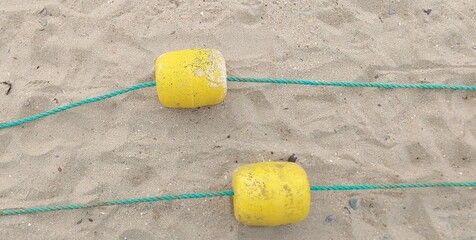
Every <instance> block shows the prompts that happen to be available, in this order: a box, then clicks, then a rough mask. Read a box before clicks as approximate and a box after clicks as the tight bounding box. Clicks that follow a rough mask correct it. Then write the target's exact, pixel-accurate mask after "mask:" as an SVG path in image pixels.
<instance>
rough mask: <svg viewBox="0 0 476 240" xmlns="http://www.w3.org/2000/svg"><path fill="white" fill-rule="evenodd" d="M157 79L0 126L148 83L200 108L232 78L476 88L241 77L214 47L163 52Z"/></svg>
mask: <svg viewBox="0 0 476 240" xmlns="http://www.w3.org/2000/svg"><path fill="white" fill-rule="evenodd" d="M155 78H156V80H155V81H154V82H145V83H139V84H137V85H134V86H131V87H128V88H124V89H121V90H117V91H114V92H111V93H107V94H104V95H101V96H97V97H92V98H88V99H85V100H82V101H78V102H74V103H71V104H68V105H65V106H61V107H58V108H55V109H52V110H49V111H46V112H42V113H39V114H36V115H32V116H29V117H25V118H22V119H19V120H14V121H10V122H4V123H0V129H4V128H10V127H14V126H17V125H21V124H25V123H28V122H32V121H35V120H38V119H41V118H44V117H47V116H50V115H53V114H57V113H60V112H63V111H66V110H69V109H71V108H75V107H79V106H82V105H85V104H89V103H94V102H98V101H101V100H105V99H107V98H111V97H115V96H118V95H121V94H124V93H127V92H131V91H135V90H139V89H142V88H146V87H153V86H156V87H157V94H158V96H159V101H160V102H161V103H162V104H163V105H164V106H166V107H170V108H197V107H202V106H208V105H215V104H219V103H221V102H223V101H224V99H225V96H226V92H227V81H228V82H249V83H272V84H299V85H310V86H333V87H358V88H385V89H397V88H404V89H433V90H436V89H438V90H465V91H476V86H471V85H451V84H417V83H416V84H399V83H378V82H326V81H312V80H293V79H271V78H240V77H230V76H227V75H226V67H225V60H224V58H223V56H222V55H221V54H220V52H218V51H216V50H213V49H188V50H180V51H175V52H169V53H165V54H162V55H161V56H160V57H158V58H157V60H156V63H155Z"/></svg>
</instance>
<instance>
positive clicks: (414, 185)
mask: <svg viewBox="0 0 476 240" xmlns="http://www.w3.org/2000/svg"><path fill="white" fill-rule="evenodd" d="M429 187H476V182H462V183H397V184H365V185H335V186H311V190H312V191H345V190H373V189H392V188H429ZM233 194H234V192H233V190H227V191H223V192H207V193H188V194H180V195H166V196H160V197H146V198H131V199H122V200H112V201H105V202H98V203H86V204H70V205H58V206H48V207H34V208H16V209H5V210H0V216H7V215H20V214H31V213H39V212H52V211H61V210H75V209H83V208H94V207H102V206H115V205H130V204H138V203H150V202H158V201H171V200H178V199H193V198H209V197H222V196H233Z"/></svg>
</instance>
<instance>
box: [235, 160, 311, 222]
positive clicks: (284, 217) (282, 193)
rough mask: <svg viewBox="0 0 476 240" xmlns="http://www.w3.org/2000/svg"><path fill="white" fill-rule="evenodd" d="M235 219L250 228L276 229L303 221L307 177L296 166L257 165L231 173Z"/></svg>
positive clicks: (308, 192) (308, 196)
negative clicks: (272, 227)
mask: <svg viewBox="0 0 476 240" xmlns="http://www.w3.org/2000/svg"><path fill="white" fill-rule="evenodd" d="M233 190H234V193H235V194H234V196H233V207H234V212H235V218H236V220H238V221H239V222H241V223H243V224H246V225H251V226H276V225H283V224H289V223H295V222H299V221H302V220H304V219H305V218H306V217H307V215H308V214H309V210H310V206H311V190H310V185H309V181H308V179H307V174H306V172H305V171H304V169H303V168H302V167H301V166H299V165H298V164H296V163H291V162H261V163H255V164H249V165H244V166H241V167H239V168H237V169H236V170H235V172H234V173H233Z"/></svg>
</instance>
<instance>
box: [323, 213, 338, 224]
mask: <svg viewBox="0 0 476 240" xmlns="http://www.w3.org/2000/svg"><path fill="white" fill-rule="evenodd" d="M334 220H336V217H334V215H329V216H327V217H326V220H324V223H325V224H331V223H332V222H334Z"/></svg>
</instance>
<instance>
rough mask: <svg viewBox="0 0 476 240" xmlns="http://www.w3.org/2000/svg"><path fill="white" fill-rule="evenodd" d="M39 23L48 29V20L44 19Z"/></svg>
mask: <svg viewBox="0 0 476 240" xmlns="http://www.w3.org/2000/svg"><path fill="white" fill-rule="evenodd" d="M38 22H39V23H40V24H41V26H43V27H46V25H48V20H46V19H44V18H42V19H40V20H38Z"/></svg>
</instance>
